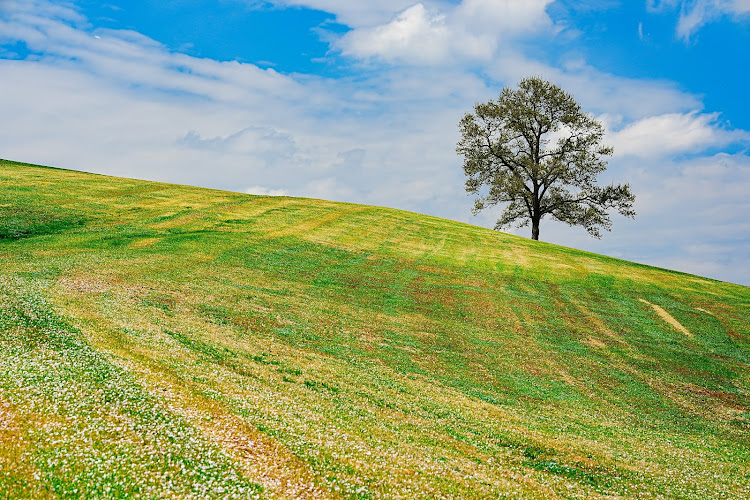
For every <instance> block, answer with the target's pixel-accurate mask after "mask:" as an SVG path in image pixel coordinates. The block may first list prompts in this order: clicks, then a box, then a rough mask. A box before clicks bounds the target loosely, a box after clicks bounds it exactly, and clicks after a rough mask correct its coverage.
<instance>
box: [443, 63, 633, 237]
mask: <svg viewBox="0 0 750 500" xmlns="http://www.w3.org/2000/svg"><path fill="white" fill-rule="evenodd" d="M459 128H460V130H461V140H460V141H459V142H458V145H457V146H456V152H458V153H459V154H461V155H463V157H464V164H463V168H464V173H465V174H466V177H467V179H466V186H465V187H466V191H467V192H469V193H470V194H477V195H478V197H477V199H476V200H475V204H474V209H473V212H474V213H475V214H476V213H477V212H479V211H481V210H483V209H484V208H487V207H490V206H494V205H497V204H507V205H506V206H505V210H504V211H503V212H502V215H501V217H500V219H499V220H498V221H497V224H496V225H495V229H501V228H504V227H508V226H510V225H512V224H514V223H515V224H517V225H518V226H519V227H523V226H527V225H528V224H529V223H531V226H532V229H531V237H532V238H533V239H535V240H538V239H539V223H540V221H541V220H542V219H543V218H544V217H545V216H547V215H549V216H550V217H552V218H553V219H556V220H558V221H561V222H564V223H566V224H569V225H571V226H574V225H580V226H583V227H584V228H585V229H586V230H587V231H588V233H589V234H590V235H591V236H593V237H595V238H601V232H600V229H601V228H604V229H606V230H607V231H609V230H611V227H612V221H611V220H610V218H609V215H608V213H607V211H608V210H609V209H612V208H614V209H616V210H617V211H618V212H619V213H620V214H622V215H624V216H627V217H635V211H634V210H633V203H634V202H635V196H634V195H633V194H632V193H631V191H630V186H629V185H628V184H624V185H615V184H611V185H608V186H598V185H597V184H596V178H597V176H598V175H599V174H600V173H601V172H603V171H604V170H606V169H607V161H606V158H607V157H608V156H610V155H611V154H612V152H613V150H612V148H610V147H606V146H604V145H602V140H603V138H604V127H602V125H601V123H599V122H598V121H596V120H595V119H594V118H592V117H591V116H589V115H587V114H586V113H584V112H582V111H581V107H580V105H579V104H578V103H577V102H576V101H575V100H574V99H573V97H572V96H571V95H570V94H568V93H566V92H565V91H563V90H562V89H561V88H560V87H558V86H556V85H553V84H552V83H550V82H547V81H545V80H543V79H541V78H539V77H531V78H525V79H523V80H521V82H520V83H519V85H518V88H517V89H512V88H508V87H505V88H504V89H503V90H502V91H501V93H500V96H499V98H498V99H497V100H496V101H492V100H490V101H488V102H486V103H478V104H476V105H475V106H474V113H467V114H466V115H465V116H464V117H463V119H462V120H461V122H460V123H459ZM484 187H487V188H488V189H487V190H486V191H485V190H484Z"/></svg>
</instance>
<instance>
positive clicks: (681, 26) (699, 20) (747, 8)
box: [646, 0, 750, 42]
mask: <svg viewBox="0 0 750 500" xmlns="http://www.w3.org/2000/svg"><path fill="white" fill-rule="evenodd" d="M646 5H647V7H648V9H649V10H651V11H652V12H660V11H664V10H666V9H673V8H677V7H679V9H680V16H679V19H678V21H677V28H676V34H677V36H678V38H681V39H682V40H684V41H686V42H687V41H690V38H691V37H692V36H693V35H694V34H695V33H696V32H697V31H698V30H700V28H702V27H703V26H704V25H706V24H708V23H710V22H712V21H715V20H716V19H719V18H721V17H722V16H730V17H731V18H733V19H734V20H736V21H738V22H747V21H748V20H750V18H749V17H748V14H750V0H647V2H646Z"/></svg>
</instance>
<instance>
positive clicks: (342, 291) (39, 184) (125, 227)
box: [0, 161, 750, 499]
mask: <svg viewBox="0 0 750 500" xmlns="http://www.w3.org/2000/svg"><path fill="white" fill-rule="evenodd" d="M0 193H1V194H2V196H1V197H0V262H1V263H2V267H1V268H0V499H2V498H34V499H36V498H248V497H249V498H290V499H291V498H363V499H366V498H389V499H390V498H434V499H437V498H457V499H459V498H460V499H464V498H523V499H527V498H529V499H533V498H542V499H549V498H696V499H698V498H701V499H703V498H728V499H739V498H748V497H750V288H748V287H743V286H739V285H732V284H727V283H722V282H718V281H713V280H710V279H705V278H700V277H697V276H692V275H687V274H682V273H677V272H672V271H667V270H663V269H657V268H653V267H648V266H643V265H638V264H633V263H629V262H625V261H621V260H617V259H613V258H609V257H604V256H600V255H595V254H590V253H585V252H581V251H578V250H573V249H569V248H564V247H559V246H555V245H551V244H547V243H543V242H535V241H531V240H527V239H524V238H519V237H515V236H511V235H507V234H503V233H499V232H495V231H490V230H488V229H483V228H479V227H475V226H471V225H468V224H463V223H458V222H453V221H449V220H444V219H438V218H434V217H428V216H424V215H419V214H415V213H409V212H403V211H398V210H392V209H387V208H378V207H370V206H363V205H352V204H345V203H334V202H328V201H321V200H311V199H301V198H286V197H262V196H250V195H244V194H237V193H229V192H223V191H214V190H209V189H201V188H194V187H186V186H177V185H171V184H160V183H154V182H145V181H138V180H130V179H121V178H114V177H106V176H99V175H93V174H86V173H79V172H74V171H68V170H59V169H52V168H45V167H37V166H31V165H24V164H20V163H13V162H9V161H0Z"/></svg>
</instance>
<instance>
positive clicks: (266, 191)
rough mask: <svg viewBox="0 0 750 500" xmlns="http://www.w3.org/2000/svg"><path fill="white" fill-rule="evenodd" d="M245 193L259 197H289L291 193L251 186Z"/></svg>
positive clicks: (284, 190)
mask: <svg viewBox="0 0 750 500" xmlns="http://www.w3.org/2000/svg"><path fill="white" fill-rule="evenodd" d="M244 192H245V193H247V194H255V195H259V196H289V191H287V190H286V189H272V188H267V187H264V186H250V187H249V188H247V189H245V191H244Z"/></svg>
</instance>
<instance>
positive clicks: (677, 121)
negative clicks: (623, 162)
mask: <svg viewBox="0 0 750 500" xmlns="http://www.w3.org/2000/svg"><path fill="white" fill-rule="evenodd" d="M718 118H719V114H718V113H699V112H697V111H693V112H690V113H667V114H662V115H657V116H649V117H647V118H643V119H641V120H638V121H636V122H633V123H630V124H629V125H627V126H625V127H624V128H622V129H620V130H618V131H614V132H610V133H609V134H608V137H607V142H608V143H609V144H610V145H612V146H614V148H615V154H617V155H621V156H626V155H630V156H638V157H641V158H648V157H650V158H659V157H664V156H671V155H677V154H681V153H698V152H701V151H705V150H706V149H709V148H721V147H726V146H728V145H730V144H734V143H740V142H750V134H748V133H747V132H745V131H742V130H728V129H726V128H723V127H722V126H721V125H720V124H719V123H718ZM610 120H611V119H610ZM604 121H605V122H606V121H607V118H605V120H604Z"/></svg>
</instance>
